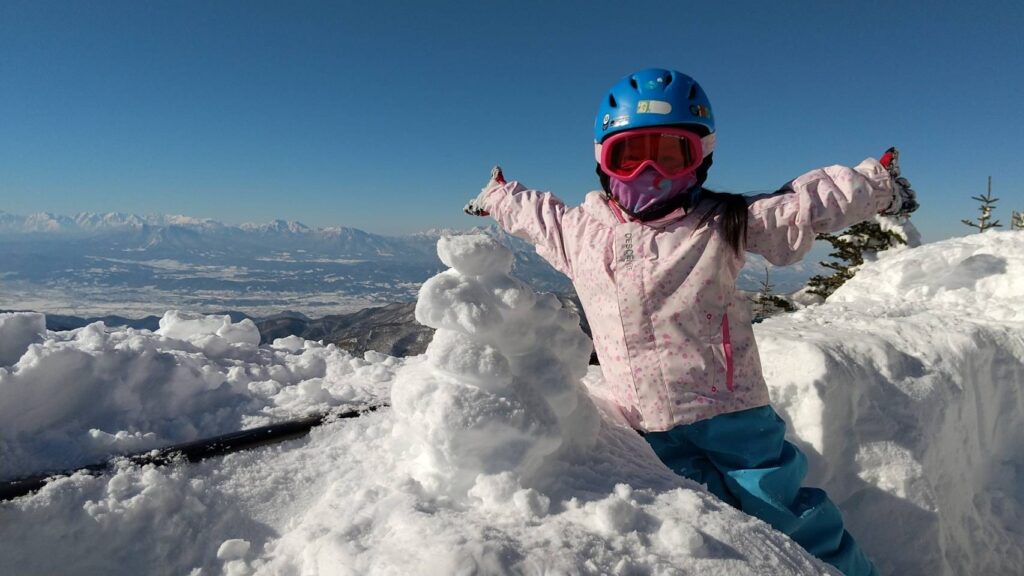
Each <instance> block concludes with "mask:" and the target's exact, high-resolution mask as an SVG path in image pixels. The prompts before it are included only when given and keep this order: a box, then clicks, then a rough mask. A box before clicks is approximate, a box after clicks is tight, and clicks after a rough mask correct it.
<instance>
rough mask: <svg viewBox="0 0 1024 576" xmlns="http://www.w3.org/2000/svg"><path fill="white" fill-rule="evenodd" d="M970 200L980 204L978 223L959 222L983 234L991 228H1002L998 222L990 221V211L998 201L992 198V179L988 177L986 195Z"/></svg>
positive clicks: (969, 221) (972, 197)
mask: <svg viewBox="0 0 1024 576" xmlns="http://www.w3.org/2000/svg"><path fill="white" fill-rule="evenodd" d="M971 199H972V200H977V201H978V202H981V206H980V207H978V210H980V211H981V215H980V216H979V217H978V221H977V222H974V221H971V220H967V219H964V220H961V222H963V223H964V224H967V225H968V226H970V227H972V228H977V229H978V232H984V231H985V230H989V229H992V228H1002V227H1003V225H1002V224H1000V223H999V220H995V221H993V220H992V209H993V208H994V207H995V205H996V202H998V201H999V198H993V197H992V177H991V176H989V177H988V193H987V194H986V195H984V196H971Z"/></svg>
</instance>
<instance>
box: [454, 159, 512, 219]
mask: <svg viewBox="0 0 1024 576" xmlns="http://www.w3.org/2000/svg"><path fill="white" fill-rule="evenodd" d="M504 183H505V176H504V175H503V174H502V173H501V166H495V167H494V168H491V179H490V180H488V181H487V185H486V186H484V187H483V188H481V189H480V194H479V195H478V196H477V197H476V198H474V199H472V200H470V201H469V202H468V203H467V204H466V207H465V208H463V209H462V210H463V211H464V212H465V213H466V214H469V215H470V216H487V215H489V212H487V205H486V204H485V203H484V202H485V200H487V195H488V194H490V193H491V190H493V189H494V188H495V187H497V186H501V185H502V184H504Z"/></svg>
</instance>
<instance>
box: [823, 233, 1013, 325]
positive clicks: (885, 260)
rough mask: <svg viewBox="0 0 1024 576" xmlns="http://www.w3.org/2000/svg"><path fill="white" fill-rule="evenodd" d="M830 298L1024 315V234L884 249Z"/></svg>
mask: <svg viewBox="0 0 1024 576" xmlns="http://www.w3.org/2000/svg"><path fill="white" fill-rule="evenodd" d="M880 256H881V258H880V260H879V261H878V262H876V263H872V264H871V265H867V266H864V267H863V268H862V269H861V270H859V271H858V272H857V275H856V276H854V277H853V278H852V279H851V280H849V281H847V282H846V283H845V284H844V285H843V286H842V287H840V288H839V289H838V290H836V292H835V294H833V295H832V296H831V297H830V298H829V302H832V303H838V302H844V303H846V302H851V303H852V302H857V303H859V304H860V305H865V304H869V303H870V304H872V305H876V306H879V307H880V309H886V313H889V314H892V313H899V311H904V312H909V311H912V310H914V309H916V308H920V307H921V306H922V305H926V306H927V307H928V308H933V309H942V310H948V311H949V312H950V314H956V315H962V316H979V317H984V318H986V319H990V320H993V321H996V322H1001V321H1014V322H1019V321H1022V320H1024V304H1022V303H1024V281H1022V279H1024V235H1022V234H1020V233H1019V232H1015V231H1014V232H986V233H984V234H973V235H971V236H965V237H963V238H954V239H950V240H945V241H943V242H938V243H935V244H931V245H927V246H922V247H920V248H918V249H915V250H897V251H893V252H892V253H891V255H890V254H889V253H888V252H883V253H881V254H880Z"/></svg>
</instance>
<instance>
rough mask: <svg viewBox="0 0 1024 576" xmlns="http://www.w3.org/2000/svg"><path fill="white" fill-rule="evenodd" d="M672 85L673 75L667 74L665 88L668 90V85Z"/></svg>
mask: <svg viewBox="0 0 1024 576" xmlns="http://www.w3.org/2000/svg"><path fill="white" fill-rule="evenodd" d="M671 83H672V75H671V74H666V75H665V88H668V85H669V84H671Z"/></svg>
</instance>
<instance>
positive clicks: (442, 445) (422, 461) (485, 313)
mask: <svg viewBox="0 0 1024 576" xmlns="http://www.w3.org/2000/svg"><path fill="white" fill-rule="evenodd" d="M438 254H439V255H440V256H441V259H442V260H443V261H444V262H446V263H450V264H451V265H452V266H453V268H452V269H451V270H448V271H447V272H443V273H441V274H438V275H437V276H435V277H434V278H431V279H430V280H428V281H427V282H426V283H424V284H423V287H422V288H421V289H420V296H419V300H418V301H417V304H416V318H417V320H419V321H420V322H422V323H423V324H425V325H427V326H430V327H432V328H435V329H436V331H435V333H434V338H433V340H432V341H431V343H430V345H429V346H428V347H427V352H426V361H425V362H423V363H418V364H412V365H409V366H407V367H406V368H405V369H403V370H402V371H401V372H399V374H398V378H397V380H396V382H395V386H394V387H393V388H392V390H391V401H392V407H393V408H394V412H395V418H396V429H395V433H396V436H397V438H398V441H399V442H400V443H401V445H403V446H406V447H408V451H409V454H408V457H407V460H408V461H409V462H410V469H411V470H412V474H411V475H412V476H413V477H414V478H416V479H417V480H418V481H420V482H421V483H422V484H423V485H424V486H425V487H426V488H427V489H428V490H430V491H431V492H439V491H443V492H445V493H447V494H449V495H452V496H458V497H465V496H466V493H467V490H469V489H470V488H471V487H472V486H473V484H474V482H476V479H477V476H478V475H481V474H483V475H496V474H506V473H507V474H509V475H510V476H508V477H507V478H510V479H511V481H513V482H519V483H522V484H523V485H533V484H534V483H535V481H536V478H535V477H536V476H537V475H539V474H542V472H543V470H542V468H543V466H544V463H545V459H546V458H547V457H548V456H550V455H552V454H554V453H555V452H556V451H559V450H560V449H561V450H563V451H564V450H569V449H575V450H585V449H586V448H587V447H589V446H590V445H592V444H593V441H594V437H595V435H596V433H597V427H598V415H597V410H596V408H595V407H594V405H593V403H592V402H591V401H590V399H589V398H588V396H587V392H586V389H584V388H583V386H582V385H581V384H580V381H581V380H582V378H583V377H584V376H585V375H586V373H587V365H588V363H589V360H590V353H591V350H592V349H593V345H592V344H591V342H590V339H589V338H587V336H586V335H585V334H584V333H583V331H582V330H581V329H580V319H579V316H578V315H576V313H574V312H572V311H569V310H565V309H563V308H562V305H561V303H560V302H559V301H558V299H557V298H556V297H555V296H554V295H553V294H543V295H538V294H537V293H535V292H534V291H533V290H532V289H531V288H530V287H529V286H527V285H526V284H523V283H522V282H520V281H519V280H516V279H515V278H512V277H511V276H509V275H508V272H509V271H510V270H511V267H512V252H511V251H510V250H508V249H507V248H505V247H504V246H502V245H501V244H499V243H498V242H497V241H496V240H494V239H493V238H491V237H490V236H486V235H476V236H456V237H451V238H442V239H441V240H440V241H438ZM480 490H486V489H484V488H481V489H480ZM491 492H493V491H491Z"/></svg>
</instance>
